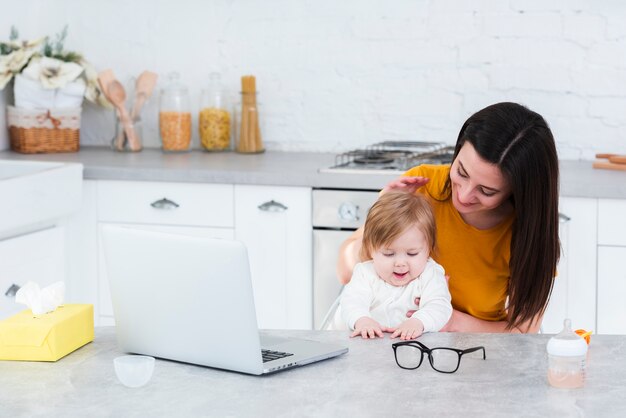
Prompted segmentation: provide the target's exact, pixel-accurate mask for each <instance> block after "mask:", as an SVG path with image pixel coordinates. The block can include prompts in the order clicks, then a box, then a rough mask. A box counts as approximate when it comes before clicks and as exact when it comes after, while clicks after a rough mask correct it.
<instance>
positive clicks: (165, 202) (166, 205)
mask: <svg viewBox="0 0 626 418" xmlns="http://www.w3.org/2000/svg"><path fill="white" fill-rule="evenodd" d="M150 206H152V207H153V208H155V209H165V210H172V209H176V208H177V207H179V206H180V205H179V204H178V203H176V202H174V201H173V200H169V199H168V198H166V197H164V198H163V199H159V200H155V201H154V202H152V203H150Z"/></svg>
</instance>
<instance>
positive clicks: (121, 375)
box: [113, 355, 154, 388]
mask: <svg viewBox="0 0 626 418" xmlns="http://www.w3.org/2000/svg"><path fill="white" fill-rule="evenodd" d="M113 366H114V367H115V374H116V375H117V378H118V379H119V380H120V382H122V384H123V385H124V386H128V387H129V388H138V387H141V386H143V385H145V384H146V383H148V382H149V381H150V378H152V372H153V371H154V357H150V356H133V355H128V356H120V357H116V358H115V359H113Z"/></svg>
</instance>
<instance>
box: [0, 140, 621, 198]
mask: <svg viewBox="0 0 626 418" xmlns="http://www.w3.org/2000/svg"><path fill="white" fill-rule="evenodd" d="M1 159H7V160H39V161H62V162H78V163H82V164H83V165H84V178H86V179H96V180H136V181H171V182H194V183H227V184H250V185H273V186H305V187H319V188H341V189H364V190H367V189H369V190H378V189H380V188H382V187H383V186H384V185H385V184H387V183H388V182H389V181H390V180H391V179H393V178H395V177H397V175H396V174H380V175H370V174H344V173H320V172H319V169H320V168H327V167H329V166H332V165H333V164H334V161H335V157H334V154H326V153H306V152H276V151H268V152H266V153H263V154H254V155H242V154H237V153H232V152H228V153H209V152H202V151H193V152H189V153H182V154H166V153H163V152H161V151H160V150H158V149H144V150H143V151H141V152H138V153H119V152H115V151H112V150H110V149H108V148H98V147H84V148H83V149H81V151H80V152H77V153H68V154H18V153H15V152H12V151H1V152H0V160H1ZM560 166H561V195H562V196H568V197H590V198H614V199H626V171H612V170H596V169H593V168H592V167H591V161H568V160H565V161H561V163H560ZM540 180H541V179H538V181H540Z"/></svg>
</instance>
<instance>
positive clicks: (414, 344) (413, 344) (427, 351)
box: [391, 340, 487, 374]
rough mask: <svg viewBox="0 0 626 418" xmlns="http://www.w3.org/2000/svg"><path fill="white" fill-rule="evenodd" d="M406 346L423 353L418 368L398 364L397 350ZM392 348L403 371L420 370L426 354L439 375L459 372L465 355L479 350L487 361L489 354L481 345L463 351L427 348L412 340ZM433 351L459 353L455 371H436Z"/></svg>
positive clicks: (400, 342) (395, 344)
mask: <svg viewBox="0 0 626 418" xmlns="http://www.w3.org/2000/svg"><path fill="white" fill-rule="evenodd" d="M405 345H408V346H411V347H415V348H417V349H418V350H420V351H421V353H422V356H421V358H420V362H419V364H418V365H417V366H415V367H404V366H401V365H400V363H399V362H398V355H397V353H396V349H397V348H398V347H401V346H405ZM391 347H393V356H394V358H395V360H396V364H397V365H398V367H400V368H401V369H405V370H415V369H417V368H419V367H420V366H421V365H422V362H423V361H424V354H428V361H429V362H430V367H432V369H433V370H434V371H436V372H439V373H448V374H450V373H454V372H456V371H457V370H459V366H460V365H461V357H462V356H463V354H469V353H473V352H475V351H478V350H483V360H487V354H486V352H485V347H484V346H482V345H479V346H477V347H472V348H466V349H465V350H461V349H459V348H452V347H435V348H428V347H427V346H425V345H424V344H422V343H421V342H419V341H416V340H410V341H399V342H397V343H393V344H391ZM433 350H450V351H454V352H455V353H457V354H458V355H459V359H458V361H457V363H456V368H455V369H454V370H452V371H443V370H438V369H436V368H435V366H434V365H433V356H432V351H433Z"/></svg>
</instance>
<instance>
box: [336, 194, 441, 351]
mask: <svg viewBox="0 0 626 418" xmlns="http://www.w3.org/2000/svg"><path fill="white" fill-rule="evenodd" d="M435 236H436V229H435V218H434V216H433V212H432V209H431V207H430V204H429V203H428V201H427V200H426V198H425V197H423V196H421V195H414V194H410V193H402V192H387V193H385V194H383V195H382V196H381V197H380V198H379V199H378V201H377V202H376V203H375V204H374V206H372V208H371V209H370V211H369V213H368V215H367V219H366V220H365V228H364V231H363V245H362V247H361V259H362V260H370V261H366V262H363V263H359V264H357V265H356V266H355V268H354V271H353V274H352V279H351V280H350V283H348V284H347V285H346V286H345V288H344V290H343V293H342V296H341V301H340V307H339V310H340V311H341V314H340V315H341V318H342V319H343V321H344V322H345V324H346V325H347V326H348V327H349V328H350V329H351V330H354V332H353V333H352V334H351V337H355V336H358V335H360V336H361V337H363V338H376V337H383V332H391V333H392V335H391V338H396V337H400V338H401V339H403V340H410V339H414V338H417V337H419V336H420V335H422V333H424V332H429V331H439V330H440V329H441V328H442V327H443V326H444V325H445V324H446V323H447V322H448V320H449V319H450V316H451V315H452V305H451V303H450V292H449V291H448V285H447V282H446V278H445V273H444V270H443V267H441V266H440V265H439V264H437V263H436V262H435V261H434V260H433V259H432V258H430V253H431V251H434V249H435V244H436V242H435ZM416 298H420V299H419V300H420V302H419V306H416V305H415V299H416ZM414 309H416V311H415V313H414V314H413V315H412V316H411V318H408V319H407V316H406V314H407V311H409V310H414Z"/></svg>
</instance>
